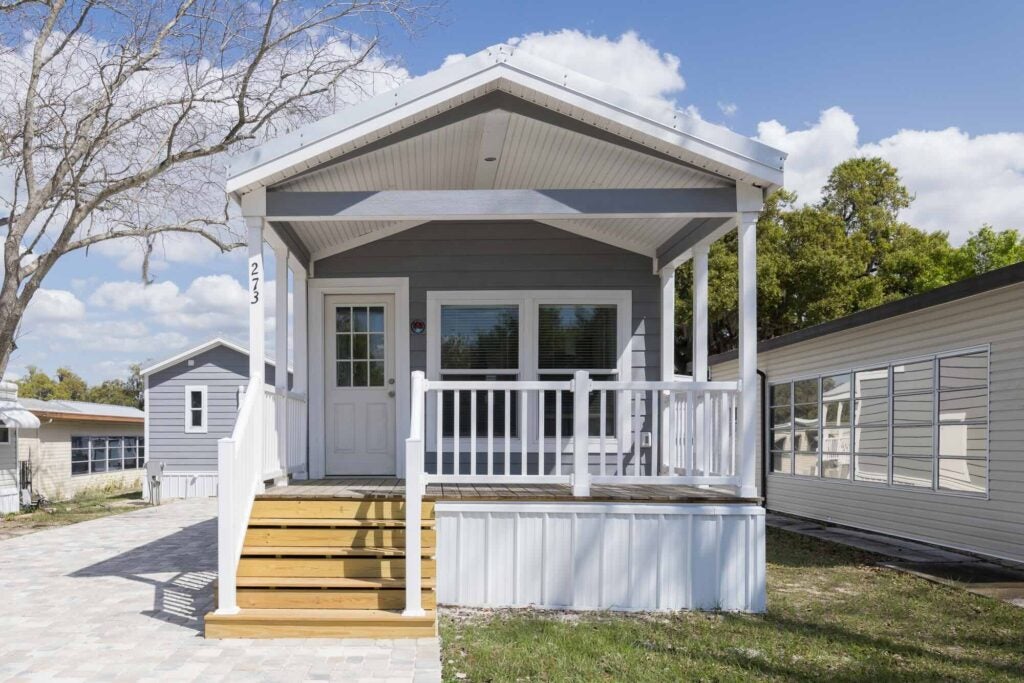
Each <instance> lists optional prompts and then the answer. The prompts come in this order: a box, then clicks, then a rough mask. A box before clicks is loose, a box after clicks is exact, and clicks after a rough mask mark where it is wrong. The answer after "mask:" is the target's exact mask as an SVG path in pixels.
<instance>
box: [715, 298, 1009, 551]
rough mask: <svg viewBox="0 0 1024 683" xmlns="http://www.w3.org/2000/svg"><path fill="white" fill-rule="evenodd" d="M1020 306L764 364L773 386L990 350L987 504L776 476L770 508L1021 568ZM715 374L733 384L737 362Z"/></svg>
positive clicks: (915, 317) (989, 305)
mask: <svg viewBox="0 0 1024 683" xmlns="http://www.w3.org/2000/svg"><path fill="white" fill-rule="evenodd" d="M1022 300H1024V284H1016V285H1012V286H1008V287H1003V288H1001V289H996V290H993V291H989V292H985V293H982V294H978V295H975V296H971V297H967V298H964V299H960V300H958V301H953V302H950V303H946V304H942V305H939V306H932V307H929V308H925V309H921V310H918V311H914V312H912V313H907V314H905V315H900V316H897V317H894V318H889V319H886V320H880V321H878V322H874V323H871V324H867V325H862V326H860V327H855V328H852V329H848V330H844V331H841V332H836V333H834V334H829V335H826V336H823V337H818V338H816V339H810V340H807V341H803V342H799V343H796V344H791V345H789V346H785V347H782V348H778V349H772V350H770V351H766V352H763V353H761V354H759V355H758V367H759V368H760V369H761V370H763V371H764V372H766V373H767V375H768V380H769V382H773V381H784V380H786V379H790V378H793V377H797V376H800V375H805V376H806V375H808V374H811V373H819V372H831V371H842V370H846V369H850V368H857V367H865V366H868V365H871V364H873V363H880V362H886V361H892V360H901V359H905V358H910V357H913V356H918V355H929V354H934V353H941V352H946V351H954V350H957V349H962V348H967V347H972V346H981V345H984V344H989V345H991V352H990V353H991V355H990V358H989V363H990V366H989V472H988V477H989V493H988V496H987V498H986V497H976V496H966V495H956V494H951V493H940V492H933V491H930V490H924V491H921V490H912V489H907V488H898V487H891V486H881V485H874V484H867V483H863V482H848V481H836V480H826V479H816V478H812V477H798V476H791V475H785V474H769V475H768V480H767V481H768V485H767V497H768V508H769V509H770V510H777V511H779V512H786V513H790V514H794V515H800V516H803V517H810V518H814V519H821V520H826V521H829V522H832V523H836V524H842V525H846V526H851V527H857V528H862V529H869V530H873V531H881V532H883V533H887V534H891V535H894V536H900V537H904V538H911V539H917V540H923V541H927V542H931V543H936V544H939V545H946V546H950V547H955V548H960V549H964V550H968V551H971V552H977V553H981V554H986V555H993V556H996V557H1002V558H1008V559H1013V560H1017V561H1022V562H1024V313H1022V312H1021V301H1022ZM712 374H713V377H714V378H715V379H722V380H725V379H732V378H734V377H735V376H736V362H735V361H729V362H725V363H721V364H718V365H715V366H714V367H713V368H712ZM759 446H761V447H763V444H759ZM762 451H763V448H762V449H761V450H759V456H763V453H762ZM758 461H759V463H762V464H763V458H762V457H759V458H758Z"/></svg>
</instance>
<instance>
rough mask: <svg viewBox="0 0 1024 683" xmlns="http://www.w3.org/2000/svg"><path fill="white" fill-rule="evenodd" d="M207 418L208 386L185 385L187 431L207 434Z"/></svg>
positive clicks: (188, 432) (187, 432)
mask: <svg viewBox="0 0 1024 683" xmlns="http://www.w3.org/2000/svg"><path fill="white" fill-rule="evenodd" d="M206 418H207V404H206V387H205V386H187V387H185V433H186V434H205V433H206V431H207V419H206Z"/></svg>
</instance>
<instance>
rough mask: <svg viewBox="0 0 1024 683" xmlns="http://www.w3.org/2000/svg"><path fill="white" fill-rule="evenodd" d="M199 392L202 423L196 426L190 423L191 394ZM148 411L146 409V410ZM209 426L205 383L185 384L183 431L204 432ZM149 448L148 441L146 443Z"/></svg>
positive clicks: (208, 404)
mask: <svg viewBox="0 0 1024 683" xmlns="http://www.w3.org/2000/svg"><path fill="white" fill-rule="evenodd" d="M195 392H199V393H200V394H201V395H202V424H200V425H199V426H198V427H197V426H195V425H193V424H192V410H193V408H192V394H193V393H195ZM147 412H148V411H147ZM209 427H210V402H209V397H208V391H207V386H206V385H205V384H187V385H185V433H186V434H206V433H207V431H209ZM146 448H149V443H148V442H147V443H146Z"/></svg>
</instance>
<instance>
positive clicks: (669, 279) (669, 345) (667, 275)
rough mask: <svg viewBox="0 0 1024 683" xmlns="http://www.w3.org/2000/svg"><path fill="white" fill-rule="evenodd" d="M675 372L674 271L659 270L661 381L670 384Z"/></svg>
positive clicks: (669, 268) (671, 268)
mask: <svg viewBox="0 0 1024 683" xmlns="http://www.w3.org/2000/svg"><path fill="white" fill-rule="evenodd" d="M675 371H676V269H675V268H674V267H672V266H670V267H666V268H662V270H661V381H663V382H671V381H672V380H673V378H674V377H675Z"/></svg>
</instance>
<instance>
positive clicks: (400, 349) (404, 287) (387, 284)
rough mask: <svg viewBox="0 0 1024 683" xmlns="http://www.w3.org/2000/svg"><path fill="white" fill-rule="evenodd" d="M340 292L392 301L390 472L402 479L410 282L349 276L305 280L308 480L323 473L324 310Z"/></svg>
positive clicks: (325, 459) (392, 278)
mask: <svg viewBox="0 0 1024 683" xmlns="http://www.w3.org/2000/svg"><path fill="white" fill-rule="evenodd" d="M345 294H391V295H393V296H394V297H395V342H394V343H395V346H394V348H395V473H396V474H397V476H399V477H404V476H405V436H406V434H407V433H408V428H409V410H410V408H409V399H410V396H409V382H410V376H409V374H410V370H409V278H407V277H362V278H361V277H353V278H322V279H316V278H313V279H310V280H307V296H308V300H307V305H308V310H309V320H308V323H307V325H308V328H309V335H308V338H307V343H308V345H309V358H308V361H309V362H308V367H309V478H310V479H322V478H323V477H324V476H325V475H326V469H327V444H326V438H325V437H326V419H325V415H324V405H325V394H324V392H325V391H326V389H327V387H326V383H325V381H324V378H325V377H326V374H325V372H326V370H325V368H324V361H325V358H324V352H325V351H324V324H325V323H324V307H325V306H326V298H327V297H328V296H334V295H345Z"/></svg>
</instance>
